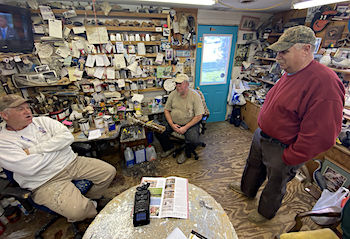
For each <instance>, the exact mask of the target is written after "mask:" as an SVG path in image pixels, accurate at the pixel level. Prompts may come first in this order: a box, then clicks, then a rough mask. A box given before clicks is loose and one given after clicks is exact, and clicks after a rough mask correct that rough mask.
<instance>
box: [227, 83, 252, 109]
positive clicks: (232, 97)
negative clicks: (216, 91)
mask: <svg viewBox="0 0 350 239" xmlns="http://www.w3.org/2000/svg"><path fill="white" fill-rule="evenodd" d="M244 91H245V87H244V85H243V82H242V80H241V79H239V78H237V79H235V80H231V85H230V93H229V99H228V103H229V105H244V104H246V103H247V102H246V100H245V98H244V96H243V94H242V93H243V92H244Z"/></svg>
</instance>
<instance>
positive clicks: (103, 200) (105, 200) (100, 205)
mask: <svg viewBox="0 0 350 239" xmlns="http://www.w3.org/2000/svg"><path fill="white" fill-rule="evenodd" d="M111 200H112V199H111V198H100V199H97V200H96V202H97V207H96V210H97V212H100V211H101V210H102V209H103V208H104V207H105V206H106V205H107V204H108V203H109V202H110V201H111Z"/></svg>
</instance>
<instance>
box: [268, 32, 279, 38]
mask: <svg viewBox="0 0 350 239" xmlns="http://www.w3.org/2000/svg"><path fill="white" fill-rule="evenodd" d="M280 36H282V33H271V34H270V35H269V37H280Z"/></svg>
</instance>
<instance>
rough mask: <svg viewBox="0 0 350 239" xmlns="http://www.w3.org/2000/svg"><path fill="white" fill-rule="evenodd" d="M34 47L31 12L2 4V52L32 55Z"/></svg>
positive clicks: (0, 6) (0, 47) (0, 38)
mask: <svg viewBox="0 0 350 239" xmlns="http://www.w3.org/2000/svg"><path fill="white" fill-rule="evenodd" d="M33 46H34V39H33V31H32V20H31V14H30V10H29V9H27V8H22V7H14V6H9V5H3V4H0V52H23V53H30V52H31V51H32V50H33Z"/></svg>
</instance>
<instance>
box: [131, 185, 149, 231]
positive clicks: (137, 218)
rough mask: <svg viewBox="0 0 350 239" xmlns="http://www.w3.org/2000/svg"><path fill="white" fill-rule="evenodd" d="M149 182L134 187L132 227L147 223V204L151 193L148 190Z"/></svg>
mask: <svg viewBox="0 0 350 239" xmlns="http://www.w3.org/2000/svg"><path fill="white" fill-rule="evenodd" d="M149 185H150V183H147V184H143V185H142V186H139V187H137V188H136V190H137V191H136V193H135V201H134V218H133V223H134V227H138V226H142V225H147V224H149V223H150V220H149V215H150V213H149V204H150V200H151V193H150V192H149V190H148V187H149Z"/></svg>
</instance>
